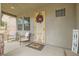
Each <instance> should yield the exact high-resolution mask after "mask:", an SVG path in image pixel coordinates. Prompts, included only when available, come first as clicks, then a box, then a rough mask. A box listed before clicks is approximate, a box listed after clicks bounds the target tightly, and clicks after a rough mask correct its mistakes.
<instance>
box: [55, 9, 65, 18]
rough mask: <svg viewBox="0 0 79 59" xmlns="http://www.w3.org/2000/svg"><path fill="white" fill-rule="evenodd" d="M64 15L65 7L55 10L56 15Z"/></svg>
mask: <svg viewBox="0 0 79 59" xmlns="http://www.w3.org/2000/svg"><path fill="white" fill-rule="evenodd" d="M60 16H65V8H63V9H59V10H56V17H60Z"/></svg>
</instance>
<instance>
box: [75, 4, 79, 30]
mask: <svg viewBox="0 0 79 59" xmlns="http://www.w3.org/2000/svg"><path fill="white" fill-rule="evenodd" d="M76 16H77V29H79V4H76Z"/></svg>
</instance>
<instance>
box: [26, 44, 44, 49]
mask: <svg viewBox="0 0 79 59" xmlns="http://www.w3.org/2000/svg"><path fill="white" fill-rule="evenodd" d="M26 46H28V47H30V48H34V49H36V50H39V51H41V50H42V49H43V47H44V45H43V44H39V43H34V42H32V43H30V44H28V45H26Z"/></svg>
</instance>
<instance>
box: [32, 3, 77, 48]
mask: <svg viewBox="0 0 79 59" xmlns="http://www.w3.org/2000/svg"><path fill="white" fill-rule="evenodd" d="M61 8H65V9H66V11H65V12H66V16H63V17H56V15H55V11H56V9H61ZM40 10H45V11H46V44H50V45H53V46H58V47H63V48H71V47H72V30H73V29H74V28H75V27H76V9H75V4H51V5H48V6H46V7H43V8H38V9H36V11H40ZM33 16H34V14H33ZM33 20H34V18H33V17H32V23H31V24H32V26H33ZM33 28H34V27H31V29H32V32H33Z"/></svg>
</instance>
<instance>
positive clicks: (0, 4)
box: [0, 3, 1, 19]
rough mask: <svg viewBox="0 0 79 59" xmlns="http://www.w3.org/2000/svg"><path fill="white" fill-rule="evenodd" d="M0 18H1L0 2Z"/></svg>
mask: <svg viewBox="0 0 79 59" xmlns="http://www.w3.org/2000/svg"><path fill="white" fill-rule="evenodd" d="M0 19H1V3H0Z"/></svg>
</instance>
